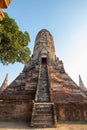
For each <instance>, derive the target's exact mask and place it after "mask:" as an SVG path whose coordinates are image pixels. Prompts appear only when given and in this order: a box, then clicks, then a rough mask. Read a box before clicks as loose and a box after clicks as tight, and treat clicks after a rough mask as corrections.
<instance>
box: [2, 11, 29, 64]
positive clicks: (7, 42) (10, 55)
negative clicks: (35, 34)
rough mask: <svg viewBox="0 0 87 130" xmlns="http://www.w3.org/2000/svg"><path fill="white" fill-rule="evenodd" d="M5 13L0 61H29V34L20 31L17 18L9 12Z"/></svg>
mask: <svg viewBox="0 0 87 130" xmlns="http://www.w3.org/2000/svg"><path fill="white" fill-rule="evenodd" d="M4 15H5V18H4V19H3V20H2V21H0V62H1V63H3V64H9V63H14V62H21V63H27V62H28V61H29V58H30V49H29V47H28V43H29V41H30V37H29V34H28V32H24V33H23V32H22V31H20V30H19V27H18V25H17V24H16V22H15V20H14V19H12V18H10V17H9V16H8V14H7V13H4Z"/></svg>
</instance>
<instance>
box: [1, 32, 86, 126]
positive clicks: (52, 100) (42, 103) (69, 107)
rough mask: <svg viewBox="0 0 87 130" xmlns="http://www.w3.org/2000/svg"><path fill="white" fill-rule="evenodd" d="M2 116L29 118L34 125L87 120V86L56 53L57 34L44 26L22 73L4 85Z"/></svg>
mask: <svg viewBox="0 0 87 130" xmlns="http://www.w3.org/2000/svg"><path fill="white" fill-rule="evenodd" d="M0 120H8V121H12V120H14V121H28V122H30V125H31V127H41V128H42V127H56V125H57V123H59V122H60V121H87V90H86V88H85V86H84V84H83V82H82V80H81V77H80V86H78V85H77V84H76V83H75V82H74V81H73V80H72V79H71V78H70V77H69V75H68V74H67V73H66V72H65V70H64V67H63V62H62V61H61V60H59V58H57V57H56V55H55V47H54V41H53V37H52V35H51V34H50V32H49V31H47V30H45V29H43V30H41V31H40V32H39V33H38V34H37V36H36V40H35V45H34V51H33V55H32V57H31V59H30V61H29V63H28V64H26V65H25V66H24V69H23V71H22V73H21V74H20V75H19V76H18V77H17V78H16V79H15V80H14V81H13V82H12V83H11V84H10V85H9V86H7V77H6V79H5V81H4V83H3V85H2V87H1V94H0Z"/></svg>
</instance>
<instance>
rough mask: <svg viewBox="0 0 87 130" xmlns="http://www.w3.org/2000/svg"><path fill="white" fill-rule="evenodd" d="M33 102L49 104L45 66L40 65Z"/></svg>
mask: <svg viewBox="0 0 87 130" xmlns="http://www.w3.org/2000/svg"><path fill="white" fill-rule="evenodd" d="M35 100H36V101H39V102H49V101H50V94H49V86H48V77H47V66H46V65H40V69H39V78H38V86H37V92H36V98H35Z"/></svg>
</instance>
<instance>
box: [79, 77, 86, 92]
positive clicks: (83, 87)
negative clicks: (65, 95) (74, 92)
mask: <svg viewBox="0 0 87 130" xmlns="http://www.w3.org/2000/svg"><path fill="white" fill-rule="evenodd" d="M79 87H80V88H81V89H83V90H87V88H86V87H85V85H84V83H83V81H82V79H81V76H80V75H79Z"/></svg>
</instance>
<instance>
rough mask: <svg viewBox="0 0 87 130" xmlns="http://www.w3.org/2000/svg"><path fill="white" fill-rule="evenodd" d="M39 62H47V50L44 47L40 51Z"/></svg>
mask: <svg viewBox="0 0 87 130" xmlns="http://www.w3.org/2000/svg"><path fill="white" fill-rule="evenodd" d="M40 63H41V64H47V63H48V51H47V49H46V48H43V49H42V50H41V52H40Z"/></svg>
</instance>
